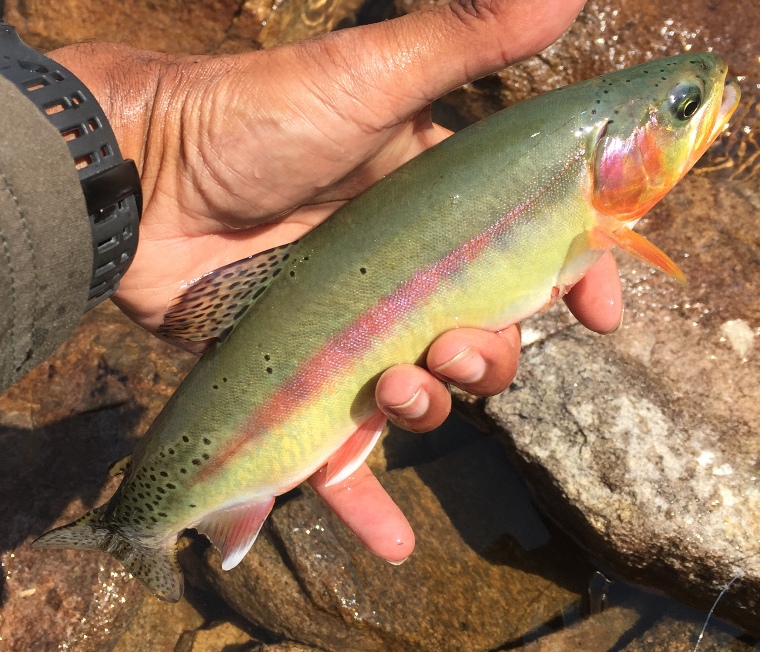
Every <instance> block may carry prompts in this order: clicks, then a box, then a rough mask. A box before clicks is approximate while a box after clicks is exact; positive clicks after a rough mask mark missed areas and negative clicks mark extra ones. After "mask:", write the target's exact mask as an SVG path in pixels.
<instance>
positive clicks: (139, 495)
mask: <svg viewBox="0 0 760 652" xmlns="http://www.w3.org/2000/svg"><path fill="white" fill-rule="evenodd" d="M137 496H138V497H139V498H142V499H145V494H144V493H142V492H141V493H139V494H137Z"/></svg>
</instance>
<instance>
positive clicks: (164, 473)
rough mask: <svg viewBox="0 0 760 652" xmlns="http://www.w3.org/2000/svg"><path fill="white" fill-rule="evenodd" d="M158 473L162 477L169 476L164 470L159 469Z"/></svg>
mask: <svg viewBox="0 0 760 652" xmlns="http://www.w3.org/2000/svg"><path fill="white" fill-rule="evenodd" d="M158 475H160V476H161V477H162V478H168V477H169V474H168V473H167V472H166V471H161V473H159V474H158Z"/></svg>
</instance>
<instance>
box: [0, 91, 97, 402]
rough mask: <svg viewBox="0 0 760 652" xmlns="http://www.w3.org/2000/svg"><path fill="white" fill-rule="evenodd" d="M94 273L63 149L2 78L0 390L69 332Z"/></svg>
mask: <svg viewBox="0 0 760 652" xmlns="http://www.w3.org/2000/svg"><path fill="white" fill-rule="evenodd" d="M91 275H92V235H91V229H90V222H89V218H88V216H87V208H86V205H85V201H84V195H83V194H82V188H81V185H80V183H79V177H78V175H77V172H76V169H75V167H74V163H73V161H72V158H71V155H70V154H69V151H68V146H67V145H66V142H65V141H64V139H63V138H61V135H60V134H59V133H58V131H57V130H56V129H55V127H53V126H52V125H51V124H50V123H49V122H48V120H47V119H46V118H45V116H44V115H43V114H42V113H40V111H39V110H38V109H37V108H36V107H35V106H34V105H33V104H32V103H31V102H30V101H29V100H28V99H26V98H25V97H24V96H23V95H22V94H21V93H20V92H19V91H18V90H17V89H16V87H15V86H14V85H13V84H12V83H10V82H9V81H7V80H6V79H4V78H1V77H0V391H3V390H4V389H6V388H7V387H8V386H9V385H11V384H12V383H14V382H15V381H16V380H18V379H19V378H20V377H21V376H23V375H24V374H25V373H27V372H28V371H30V370H31V369H32V368H34V367H35V366H36V365H37V364H39V363H40V362H42V361H43V360H44V359H45V358H46V357H48V356H49V355H50V354H51V353H52V352H53V351H54V350H55V349H56V347H57V346H58V345H59V344H60V343H61V342H63V341H64V340H65V339H66V337H67V336H68V335H69V334H70V333H71V331H72V330H73V329H74V327H75V326H76V325H77V323H78V322H79V318H80V317H81V316H82V312H83V310H84V306H85V303H86V301H87V293H88V289H89V284H90V278H91Z"/></svg>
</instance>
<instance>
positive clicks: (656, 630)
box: [619, 613, 757, 652]
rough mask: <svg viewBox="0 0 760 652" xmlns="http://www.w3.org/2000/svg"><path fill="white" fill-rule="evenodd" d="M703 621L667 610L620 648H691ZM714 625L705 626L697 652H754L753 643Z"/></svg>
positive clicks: (665, 651)
mask: <svg viewBox="0 0 760 652" xmlns="http://www.w3.org/2000/svg"><path fill="white" fill-rule="evenodd" d="M702 625H703V623H702V622H700V621H692V620H686V619H682V618H679V617H678V615H677V614H672V613H666V614H665V615H664V616H663V617H662V618H660V619H658V620H657V622H655V623H654V624H653V625H652V626H651V627H650V628H649V629H648V630H647V631H646V632H644V633H642V634H641V635H640V636H638V637H636V639H635V640H633V641H632V642H630V643H628V644H627V645H626V646H625V647H621V648H619V649H620V650H621V652H651V651H652V650H657V652H684V650H686V651H687V652H691V650H694V646H695V645H697V641H698V640H699V634H700V632H701V630H702ZM713 625H714V626H710V627H708V629H707V630H706V631H705V634H704V636H703V637H702V640H701V641H700V642H699V648H698V650H699V652H726V651H727V650H730V652H753V650H756V649H757V647H756V646H755V645H753V644H752V643H748V642H747V641H742V640H741V639H737V638H736V637H735V636H733V635H732V634H731V633H729V632H726V631H721V627H720V625H718V623H713Z"/></svg>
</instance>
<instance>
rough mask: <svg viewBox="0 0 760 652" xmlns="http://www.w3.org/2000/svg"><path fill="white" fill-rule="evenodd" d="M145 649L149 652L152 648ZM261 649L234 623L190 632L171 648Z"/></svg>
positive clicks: (184, 651) (209, 651)
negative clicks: (175, 646)
mask: <svg viewBox="0 0 760 652" xmlns="http://www.w3.org/2000/svg"><path fill="white" fill-rule="evenodd" d="M145 649H146V651H147V650H151V649H152V648H145ZM259 649H262V648H260V647H259V644H258V643H257V642H256V641H254V640H253V639H252V638H251V637H250V635H249V634H248V633H247V632H244V631H243V630H242V629H240V628H239V627H238V626H237V625H235V624H233V623H229V622H222V623H216V624H214V625H212V626H211V627H208V628H204V629H199V630H197V631H195V632H188V634H187V635H186V636H185V637H184V638H183V640H182V641H181V642H180V643H179V644H178V645H177V648H174V647H172V648H171V652H219V651H220V650H224V651H225V652H233V651H234V652H247V651H253V650H259ZM264 649H266V648H264ZM114 652H117V650H114ZM125 652H126V650H125Z"/></svg>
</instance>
